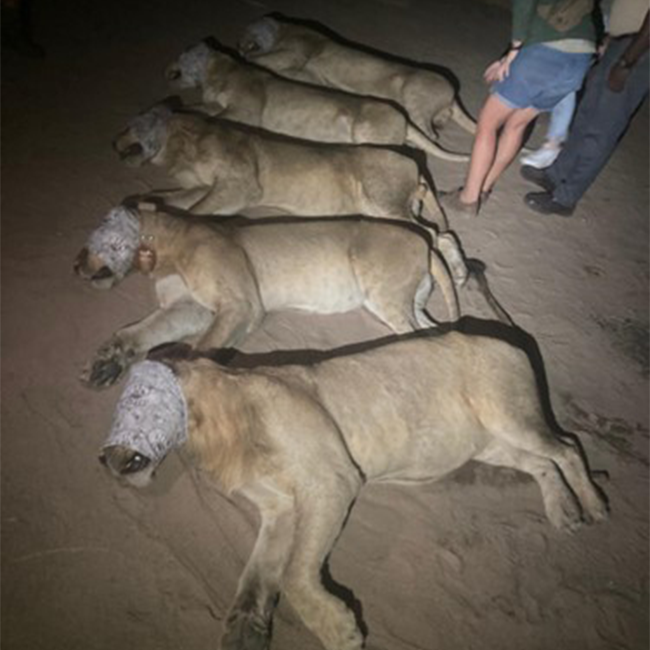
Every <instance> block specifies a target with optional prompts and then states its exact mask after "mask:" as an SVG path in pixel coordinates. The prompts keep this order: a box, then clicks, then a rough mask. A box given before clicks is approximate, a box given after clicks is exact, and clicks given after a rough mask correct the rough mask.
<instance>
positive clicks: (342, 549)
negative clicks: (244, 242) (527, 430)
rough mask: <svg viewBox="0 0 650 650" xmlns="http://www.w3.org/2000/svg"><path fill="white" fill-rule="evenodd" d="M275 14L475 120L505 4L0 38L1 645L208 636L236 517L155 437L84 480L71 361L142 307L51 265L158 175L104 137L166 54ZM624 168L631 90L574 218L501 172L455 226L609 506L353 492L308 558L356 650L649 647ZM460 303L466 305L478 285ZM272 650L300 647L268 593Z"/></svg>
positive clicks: (638, 350) (92, 8)
mask: <svg viewBox="0 0 650 650" xmlns="http://www.w3.org/2000/svg"><path fill="white" fill-rule="evenodd" d="M53 5H56V6H53ZM154 5H159V6H158V7H157V8H156V9H155V10H154V8H153V7H154ZM162 5H164V6H165V7H164V8H163V7H162ZM272 10H279V11H282V12H284V13H286V14H288V15H293V16H298V17H306V18H311V19H314V20H317V21H320V22H322V23H323V24H325V25H327V26H329V27H330V28H331V29H333V30H335V31H337V32H339V33H340V34H342V35H345V36H346V37H348V38H350V39H353V40H356V41H358V42H360V43H365V44H367V45H371V46H374V47H376V48H379V49H382V50H385V51H390V52H393V53H396V54H399V55H401V56H404V57H407V58H410V59H412V60H415V61H425V62H430V63H436V64H439V65H442V66H445V67H447V68H448V69H449V70H451V71H453V73H454V74H455V75H456V77H457V79H458V81H459V83H460V93H461V97H462V99H463V101H464V103H465V105H466V106H467V108H468V109H469V110H470V112H471V113H472V114H474V115H476V113H477V111H478V109H479V107H480V105H481V102H482V100H483V98H484V95H485V87H484V86H483V84H482V82H481V73H482V70H483V68H484V67H485V65H486V64H487V63H488V62H489V61H491V60H493V59H494V58H495V57H496V56H498V55H499V53H500V51H501V48H502V47H503V45H504V44H505V43H506V40H507V38H508V32H509V15H508V13H507V12H506V11H505V10H504V9H503V8H502V7H499V6H497V5H490V4H481V3H478V2H470V0H438V1H437V2H433V1H427V0H383V1H379V0H375V1H372V0H358V1H357V2H354V3H351V2H346V1H344V0H329V1H327V2H326V1H324V0H323V1H318V0H304V1H303V2H291V1H289V0H287V1H283V0H278V1H277V2H252V1H251V2H243V1H234V0H233V1H232V2H229V3H226V2H223V3H217V2H207V1H205V0H185V1H184V2H179V1H176V0H173V1H168V2H165V3H135V2H133V3H131V2H128V1H124V2H119V3H118V2H108V3H103V4H100V3H74V2H72V1H62V2H58V3H45V2H43V3H38V4H37V6H36V8H35V20H36V36H37V38H38V40H39V41H40V42H41V44H42V45H43V46H44V47H45V49H46V51H47V56H46V58H45V59H43V60H31V59H27V58H20V57H18V56H16V55H15V54H13V53H11V52H9V53H6V54H5V56H4V60H3V63H4V65H3V79H2V85H3V106H2V108H3V113H2V127H3V128H2V145H3V150H2V153H3V175H2V180H3V195H2V198H3V201H2V208H3V210H2V212H3V215H2V216H3V232H2V235H3V237H2V288H3V292H2V325H3V332H2V333H3V336H2V379H3V403H2V416H3V417H2V425H3V426H2V434H3V435H2V636H3V639H2V640H3V642H4V644H3V647H4V648H7V650H40V649H45V648H47V650H77V649H83V650H100V649H101V650H103V649H108V648H138V649H139V650H167V649H172V648H173V649H186V650H199V649H202V648H214V647H216V643H217V638H218V635H219V633H220V629H221V620H222V619H223V617H224V615H225V613H226V611H227V607H228V603H229V602H230V599H231V598H232V595H233V593H234V589H235V587H236V582H237V578H238V576H239V574H240V572H241V569H242V567H243V565H244V562H245V560H246V558H247V556H248V554H249V552H250V549H251V545H252V543H253V540H254V537H255V531H256V526H257V520H256V515H255V512H254V511H253V510H252V509H251V508H250V507H249V506H247V504H246V503H245V502H243V501H242V500H241V499H238V498H235V499H229V498H226V497H224V496H222V495H221V494H220V493H219V492H218V490H217V489H215V488H214V487H213V486H211V485H210V484H209V483H207V481H206V480H205V479H204V478H203V477H201V476H200V475H197V474H195V473H194V472H192V471H190V470H189V468H187V467H185V464H184V461H183V460H182V459H181V458H180V457H179V456H177V455H175V454H174V455H172V456H171V457H170V458H169V459H168V460H167V462H166V463H165V466H164V467H163V468H162V469H161V471H160V472H159V476H158V480H157V481H156V482H155V483H154V486H153V487H152V488H150V489H147V490H145V491H142V492H135V491H131V490H126V489H124V488H121V487H120V486H119V485H118V484H117V483H116V482H114V481H112V480H111V479H110V478H109V477H108V476H107V474H106V473H105V471H104V470H103V468H102V467H101V466H100V465H99V463H98V462H97V460H96V456H97V452H98V448H99V446H100V444H101V442H102V440H103V438H104V436H105V435H106V433H107V431H108V427H109V425H110V418H111V412H112V408H113V406H114V404H115V401H116V399H117V397H118V395H119V391H120V389H119V388H114V389H111V390H109V391H107V392H105V393H94V392H90V391H88V390H87V389H85V388H83V387H82V386H81V385H80V384H79V382H78V379H77V377H78V375H79V373H80V371H81V368H82V367H83V365H84V364H85V362H86V361H87V360H88V359H89V358H90V356H91V355H92V354H93V351H94V350H95V349H96V348H97V347H98V346H99V344H100V343H102V342H103V341H104V340H105V339H106V338H108V336H109V335H110V334H111V333H112V332H113V330H114V329H116V328H117V327H118V326H120V325H122V324H124V323H126V322H129V321H133V320H135V319H137V318H139V317H141V316H142V315H144V314H145V313H146V312H147V311H148V310H149V309H150V308H151V307H152V305H153V299H152V295H151V288H150V286H149V285H148V283H147V281H146V280H145V279H143V278H137V277H133V278H130V279H128V280H127V281H126V282H125V283H124V284H123V285H122V286H121V287H120V288H119V289H117V290H115V291H114V292H112V293H98V292H94V291H93V290H92V289H91V288H89V287H86V286H83V285H82V284H81V283H80V282H79V281H78V280H76V279H75V278H74V277H73V275H72V270H71V269H72V261H73V258H74V256H75V254H76V253H77V251H78V249H79V248H80V247H81V245H82V243H83V242H84V240H85V238H86V237H87V235H88V233H89V232H90V231H91V229H92V228H94V227H95V225H96V224H97V223H98V220H99V219H100V218H101V217H102V216H103V215H104V214H105V213H106V212H107V211H108V209H110V208H111V207H112V206H113V205H114V204H116V203H118V202H119V201H120V200H121V199H122V198H123V197H124V196H126V195H128V194H132V193H134V192H141V191H143V190H146V189H148V188H149V187H156V186H163V185H165V179H164V177H162V176H160V175H156V173H154V172H152V171H151V170H147V169H144V170H137V171H134V170H132V169H128V168H126V167H123V166H121V165H120V163H119V162H118V160H117V158H116V156H115V155H114V153H113V151H112V150H111V147H110V141H111V138H112V137H113V136H114V134H115V133H116V132H117V131H118V130H119V129H120V128H121V127H122V126H123V124H124V123H125V121H126V120H127V119H128V118H129V117H130V116H131V115H133V114H134V113H135V112H136V111H138V110H140V109H142V108H144V107H146V106H148V105H150V104H151V103H153V102H154V101H156V100H157V99H158V98H161V97H163V96H165V95H166V94H168V91H167V88H166V86H165V82H164V80H163V77H162V71H163V69H164V66H165V65H166V64H167V63H168V62H169V61H170V60H171V59H172V58H173V57H174V56H175V55H177V54H178V53H179V52H180V51H181V50H182V49H183V48H184V47H186V46H187V45H189V44H192V43H193V42H195V41H197V40H198V39H199V38H202V37H204V36H206V35H208V34H214V35H215V36H217V37H218V38H220V39H221V40H222V41H223V42H224V43H227V44H234V42H235V40H236V38H237V35H238V33H239V31H240V30H241V28H242V27H243V26H244V25H245V24H246V23H247V22H249V21H250V20H252V19H254V18H256V17H258V16H260V15H261V14H263V13H266V12H267V11H272ZM542 127H543V121H542V123H541V125H540V126H538V127H537V130H536V132H535V134H534V135H533V143H536V142H539V140H540V137H541V133H543V128H542ZM443 142H444V143H446V144H447V145H448V146H450V147H456V148H458V149H465V150H468V148H469V146H470V143H471V140H470V138H469V136H467V135H466V134H463V133H462V132H460V131H459V130H458V129H456V128H455V127H450V129H449V130H448V132H447V133H446V134H445V135H444V137H443ZM429 165H430V168H431V171H432V173H433V175H434V178H435V180H436V183H437V185H438V187H442V188H448V187H452V186H456V185H458V184H459V183H460V182H461V181H462V178H463V174H464V169H463V165H453V164H450V163H444V162H440V161H437V160H431V159H430V160H429ZM647 179H648V110H647V105H646V106H645V107H643V108H642V110H641V112H640V114H639V115H637V118H636V119H635V121H634V122H633V124H632V126H631V128H630V130H629V132H628V133H627V135H626V136H625V138H624V140H623V142H622V143H621V145H620V147H619V148H618V150H617V152H616V154H615V155H614V157H613V159H612V160H611V162H610V164H609V165H608V167H607V168H606V170H605V171H604V172H603V173H602V174H601V176H600V178H599V179H598V181H597V182H596V184H595V186H594V187H593V188H592V189H591V190H590V192H589V193H588V195H587V196H586V197H585V198H584V200H583V201H582V202H581V203H580V206H579V208H578V210H577V212H576V214H575V216H574V218H572V219H569V220H566V219H561V218H540V217H538V216H536V215H534V214H533V213H531V212H529V211H527V209H526V208H525V206H524V205H523V203H522V196H523V194H524V192H525V191H528V190H529V189H530V187H529V186H527V185H526V183H525V182H524V181H523V180H521V179H520V177H519V175H518V171H517V168H516V166H515V167H513V168H512V169H510V170H509V171H508V172H507V173H506V174H505V176H504V178H503V179H502V182H501V183H500V184H499V186H498V189H497V191H496V192H495V194H494V196H493V197H492V199H491V201H490V203H489V204H488V206H487V208H486V209H485V210H484V212H483V213H482V215H481V217H480V218H479V219H476V220H472V221H469V220H466V221H459V220H455V221H454V222H453V223H452V226H453V227H454V228H455V229H456V231H457V232H458V233H459V235H460V236H461V238H462V241H463V244H464V247H465V249H466V251H467V252H468V254H470V255H473V256H476V257H479V258H481V259H483V260H484V261H485V262H486V263H487V264H488V266H489V274H490V279H491V282H492V285H493V288H494V290H495V292H496V293H497V295H498V296H499V298H500V299H501V301H502V302H503V303H504V305H506V306H507V308H508V309H509V311H510V313H511V314H512V315H513V317H514V319H515V321H516V322H517V324H518V325H519V326H520V327H521V328H522V329H523V330H524V331H526V332H527V333H529V334H530V335H532V337H534V339H535V340H536V341H537V344H538V345H539V349H540V351H541V354H542V357H543V359H544V365H545V370H546V375H547V379H548V384H549V397H550V400H551V402H552V405H553V408H554V411H555V414H556V417H557V420H558V421H559V422H560V424H561V425H562V426H563V427H564V428H565V429H567V430H573V431H576V432H579V435H580V437H581V439H582V441H583V443H584V446H585V449H586V451H587V453H588V455H589V458H590V460H591V463H592V466H593V467H594V468H596V469H601V470H605V471H607V472H608V473H609V476H610V479H609V482H608V483H607V484H604V487H605V490H606V491H607V494H608V496H609V499H610V502H611V509H612V516H611V519H610V521H609V522H607V523H605V524H603V525H599V526H597V527H594V528H591V529H585V530H582V531H580V532H579V533H577V534H575V535H573V536H567V535H565V534H561V533H558V532H556V531H555V530H554V529H552V528H551V527H550V525H549V524H548V522H547V521H546V520H545V518H544V515H543V511H542V503H541V499H540V494H539V491H538V488H537V486H536V485H535V484H534V483H533V482H532V481H531V480H529V479H528V478H527V477H525V476H523V475H521V474H518V473H516V472H514V471H509V470H498V469H490V468H485V467H481V466H478V465H472V466H469V467H467V468H465V469H464V470H462V471H461V472H459V473H458V474H456V475H455V476H453V477H450V478H448V479H447V480H445V481H442V482H440V483H438V484H434V485H425V486H421V487H417V488H408V489H407V488H403V487H400V488H395V487H388V486H385V487H380V488H377V487H371V488H368V489H367V490H366V491H365V492H364V494H363V496H362V497H361V498H360V499H359V501H358V503H357V504H356V506H355V508H354V511H353V514H352V516H351V517H350V520H349V522H348V524H347V526H346V528H345V530H344V532H343V534H342V536H341V539H340V541H339V543H338V545H337V547H336V549H335V551H334V553H333V554H332V556H331V558H330V562H329V573H330V574H331V579H328V585H329V588H330V589H331V590H333V591H334V592H335V593H340V594H343V595H344V597H346V598H348V600H349V599H350V595H351V594H353V596H354V598H355V599H356V602H357V611H358V612H360V614H361V616H362V619H363V621H364V623H365V626H366V627H367V629H368V630H369V637H368V643H369V646H370V647H372V648H374V649H376V650H379V649H382V650H429V649H431V650H433V649H434V648H435V649H436V650H457V649H459V648H463V649H464V650H471V649H475V650H493V649H494V650H497V649H498V650H507V649H513V650H514V649H521V648H526V649H527V650H547V649H548V648H557V649H558V650H564V649H565V648H573V649H575V650H596V649H616V650H640V649H641V648H645V647H647V645H648V181H647ZM436 300H438V299H436ZM434 302H435V301H434ZM463 302H464V305H465V308H466V311H467V312H468V313H470V314H472V315H475V316H487V314H486V313H485V310H484V308H483V306H482V304H481V303H480V301H478V302H477V301H476V300H475V299H474V298H472V297H471V296H470V297H467V296H465V297H464V298H463ZM433 307H434V308H436V305H433ZM383 333H385V331H384V330H383V329H381V328H380V327H379V326H378V325H377V324H376V323H375V322H374V321H373V320H372V319H371V318H370V317H369V316H368V315H367V314H350V315H345V316H341V317H336V318H334V317H333V318H313V317H308V316H304V315H303V316H300V315H297V314H285V315H276V316H273V317H271V318H269V319H268V322H267V323H266V324H265V326H264V328H263V330H262V331H261V332H259V333H257V334H256V335H255V336H253V337H252V338H251V339H250V340H249V341H248V342H247V344H246V346H245V347H244V349H245V350H246V351H249V352H251V351H267V350H273V349H282V348H305V347H317V348H329V347H334V346H337V345H340V344H343V343H347V342H351V341H356V340H361V339H363V338H368V337H372V336H377V335H381V334H383ZM274 647H275V648H277V649H285V650H287V649H290V650H293V649H300V650H316V649H317V648H319V647H320V646H319V644H318V642H317V641H316V640H315V639H314V638H313V637H312V636H311V634H310V633H309V632H307V630H306V629H305V628H304V627H303V626H302V624H301V623H300V621H299V620H298V619H297V617H296V615H295V614H294V613H293V611H292V610H291V608H290V606H289V605H288V604H287V603H286V602H281V603H280V606H279V609H278V612H277V616H276V625H275V636H274Z"/></svg>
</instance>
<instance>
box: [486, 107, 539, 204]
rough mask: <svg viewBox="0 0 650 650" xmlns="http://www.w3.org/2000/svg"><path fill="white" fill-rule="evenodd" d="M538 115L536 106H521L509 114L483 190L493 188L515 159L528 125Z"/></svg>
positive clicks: (488, 190)
mask: <svg viewBox="0 0 650 650" xmlns="http://www.w3.org/2000/svg"><path fill="white" fill-rule="evenodd" d="M537 115H538V111H537V110H536V109H534V108H520V109H516V110H515V111H513V112H512V113H511V114H510V115H509V116H508V118H507V119H506V122H505V124H504V125H503V131H502V132H501V135H500V137H499V142H498V145H497V150H496V156H495V157H494V161H493V163H492V166H491V167H490V169H489V171H488V173H487V175H486V177H485V180H484V181H483V186H482V188H481V190H482V191H483V192H490V191H491V190H492V187H493V186H494V184H495V183H496V182H497V180H498V179H499V177H500V176H501V174H502V173H503V172H504V170H505V169H506V168H507V167H508V165H510V163H511V162H512V161H513V160H514V158H515V156H516V155H517V153H518V152H519V149H520V148H521V143H522V140H523V137H524V132H525V130H526V127H527V126H528V125H529V124H530V122H531V121H532V120H533V119H534V118H535V117H536V116H537Z"/></svg>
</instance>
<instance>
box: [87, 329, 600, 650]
mask: <svg viewBox="0 0 650 650" xmlns="http://www.w3.org/2000/svg"><path fill="white" fill-rule="evenodd" d="M185 352H186V359H183V358H182V357H183V354H182V351H178V350H177V351H176V354H175V358H173V355H171V354H170V353H169V352H168V353H167V358H166V359H165V357H164V356H163V357H160V356H159V360H158V361H154V360H149V361H145V362H143V363H142V364H138V365H137V366H134V368H133V371H132V374H131V376H130V378H129V381H128V382H127V385H126V387H125V390H124V393H123V395H122V397H121V398H120V401H119V403H118V407H117V410H116V415H115V418H114V421H113V427H112V430H111V433H110V435H109V437H108V438H107V440H106V441H105V444H104V446H103V450H102V456H101V457H100V458H101V459H102V461H103V462H104V463H105V464H106V465H108V467H109V468H110V470H111V471H112V473H113V474H114V475H116V476H118V477H120V478H121V479H122V480H124V481H125V482H127V483H131V484H132V485H135V486H141V485H146V484H147V483H148V482H149V481H150V479H151V478H152V475H153V473H154V472H155V470H156V468H157V467H158V465H159V463H160V462H161V461H162V460H163V459H164V457H165V455H166V454H167V453H168V452H169V451H170V450H171V449H173V448H177V447H180V446H182V445H184V446H185V447H186V448H188V449H189V451H190V453H191V454H192V455H193V457H194V459H195V460H196V462H197V464H198V465H199V467H201V468H202V469H204V470H206V471H207V472H208V474H209V475H210V476H211V477H212V478H213V479H215V480H216V481H218V482H219V483H220V484H221V486H222V488H223V489H224V490H226V491H228V492H232V491H237V492H239V493H240V494H242V495H243V496H244V497H246V498H247V499H249V500H250V501H251V502H253V503H254V504H255V505H256V506H257V508H258V509H259V511H260V515H261V527H260V530H259V534H258V538H257V541H256V544H255V547H254V549H253V552H252V554H251V556H250V558H249V560H248V563H247V565H246V568H245V570H244V572H243V574H242V576H241V578H240V580H239V585H238V588H237V593H236V596H235V598H234V602H233V604H232V606H231V608H230V611H229V614H228V616H227V617H226V619H225V624H224V628H225V629H224V634H223V637H222V639H221V644H220V648H221V650H241V649H242V648H249V649H251V650H265V649H267V648H268V647H269V643H270V637H271V622H272V616H273V610H274V608H275V605H276V602H277V598H278V595H279V594H280V593H283V594H284V595H285V596H286V597H287V599H288V600H289V602H290V604H291V605H292V606H293V608H294V609H295V610H296V612H297V613H298V614H299V616H300V617H301V618H302V620H303V622H304V623H305V625H306V626H307V627H308V628H309V629H310V630H311V631H312V632H313V633H314V634H315V635H316V636H317V637H318V638H319V639H320V641H321V642H322V644H323V646H324V647H325V648H327V650H361V648H362V647H363V641H364V640H363V637H362V634H361V632H360V630H359V628H358V626H357V624H356V621H355V617H354V616H353V614H352V612H351V611H350V610H349V609H347V607H346V606H345V605H344V604H343V603H342V602H341V601H340V600H338V599H337V598H335V597H334V596H333V595H331V594H330V593H328V592H327V591H326V590H325V589H324V587H323V585H322V583H321V567H322V564H323V562H324V561H325V559H326V557H327V556H328V555H329V553H330V552H331V551H332V547H333V545H334V543H335V541H336V539H337V537H338V535H339V533H340V531H341V528H342V527H343V525H344V522H345V520H346V517H347V515H348V512H349V509H350V507H351V506H352V504H353V503H354V501H355V499H356V498H357V496H358V494H359V491H360V489H361V488H362V486H363V484H364V483H366V482H397V483H400V482H401V483H410V484H412V483H418V482H424V481H432V480H436V479H439V478H441V477H443V476H445V475H446V474H448V473H449V472H451V471H453V470H455V469H457V468H459V467H460V466H462V465H463V464H464V463H466V462H467V461H469V460H472V459H473V460H476V461H481V462H484V463H488V464H490V465H500V466H506V467H511V468H515V469H517V470H520V471H523V472H526V473H528V474H530V475H531V476H532V477H534V478H535V480H536V481H537V483H538V485H539V487H540V489H541V493H542V498H543V502H544V506H545V510H546V514H547V516H548V518H549V519H550V521H551V523H552V524H553V525H555V526H557V527H558V528H560V529H566V530H573V529H574V528H576V527H577V526H578V525H580V524H581V523H583V522H586V523H591V522H595V521H599V520H602V519H604V518H605V517H606V516H607V507H606V502H605V500H604V498H603V497H602V496H601V494H600V493H599V491H598V490H597V489H596V487H595V486H594V485H593V483H592V482H591V478H590V476H589V473H588V470H587V468H586V465H585V463H584V461H583V458H582V456H581V453H580V449H579V445H578V443H577V441H574V440H573V439H572V438H569V436H568V435H566V434H565V435H559V436H556V435H555V434H554V432H553V431H552V429H551V427H550V425H549V424H548V422H547V420H546V418H545V416H544V412H543V409H542V406H541V402H540V397H539V394H538V386H537V382H536V377H535V375H534V372H533V370H532V367H531V364H530V362H529V359H528V357H527V356H526V354H525V353H524V352H523V351H521V350H520V349H518V348H516V347H514V346H512V345H510V344H507V343H505V342H504V341H502V340H498V339H492V338H486V337H480V336H470V335H466V334H461V333H459V332H451V333H448V334H442V335H437V336H436V335H435V334H434V335H428V336H426V337H423V336H420V337H418V338H415V339H411V340H402V341H398V342H395V343H391V344H388V345H384V346H382V347H377V348H374V349H370V350H366V351H364V352H360V353H356V354H351V355H347V356H338V357H335V358H331V359H329V360H325V361H321V362H320V363H317V364H315V365H286V366H275V367H268V366H267V367H257V368H254V369H249V370H245V369H228V368H224V367H221V366H219V365H217V364H216V363H214V362H213V361H211V360H208V359H201V358H196V357H194V358H192V355H191V353H187V350H186V351H185ZM170 359H171V360H170ZM161 361H164V362H163V363H161Z"/></svg>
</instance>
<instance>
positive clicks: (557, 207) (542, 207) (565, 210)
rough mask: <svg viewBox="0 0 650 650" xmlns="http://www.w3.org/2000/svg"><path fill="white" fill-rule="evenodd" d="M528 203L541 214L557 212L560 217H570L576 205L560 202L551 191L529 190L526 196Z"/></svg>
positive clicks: (525, 199) (525, 200)
mask: <svg viewBox="0 0 650 650" xmlns="http://www.w3.org/2000/svg"><path fill="white" fill-rule="evenodd" d="M524 202H525V203H526V205H527V206H528V207H529V208H531V210H535V212H539V213H540V214H557V215H558V216H560V217H570V216H571V215H572V214H573V211H574V210H575V205H564V204H563V203H558V202H557V201H556V200H555V199H554V198H553V195H552V194H550V193H549V192H529V193H528V194H526V196H525V197H524Z"/></svg>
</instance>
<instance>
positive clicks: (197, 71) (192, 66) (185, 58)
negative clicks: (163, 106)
mask: <svg viewBox="0 0 650 650" xmlns="http://www.w3.org/2000/svg"><path fill="white" fill-rule="evenodd" d="M214 54H215V51H214V49H213V48H212V47H210V45H209V44H208V43H207V42H206V41H201V42H200V43H198V44H197V45H194V46H193V47H190V48H188V49H187V50H185V51H184V52H183V53H182V54H181V55H180V56H179V57H178V59H177V60H176V61H174V62H173V63H171V64H170V65H169V66H168V67H167V70H165V77H166V78H167V80H168V81H169V82H170V84H172V86H173V87H174V88H196V87H197V86H202V85H203V83H204V82H205V75H206V71H207V68H208V64H209V62H210V60H211V58H212V57H214Z"/></svg>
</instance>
